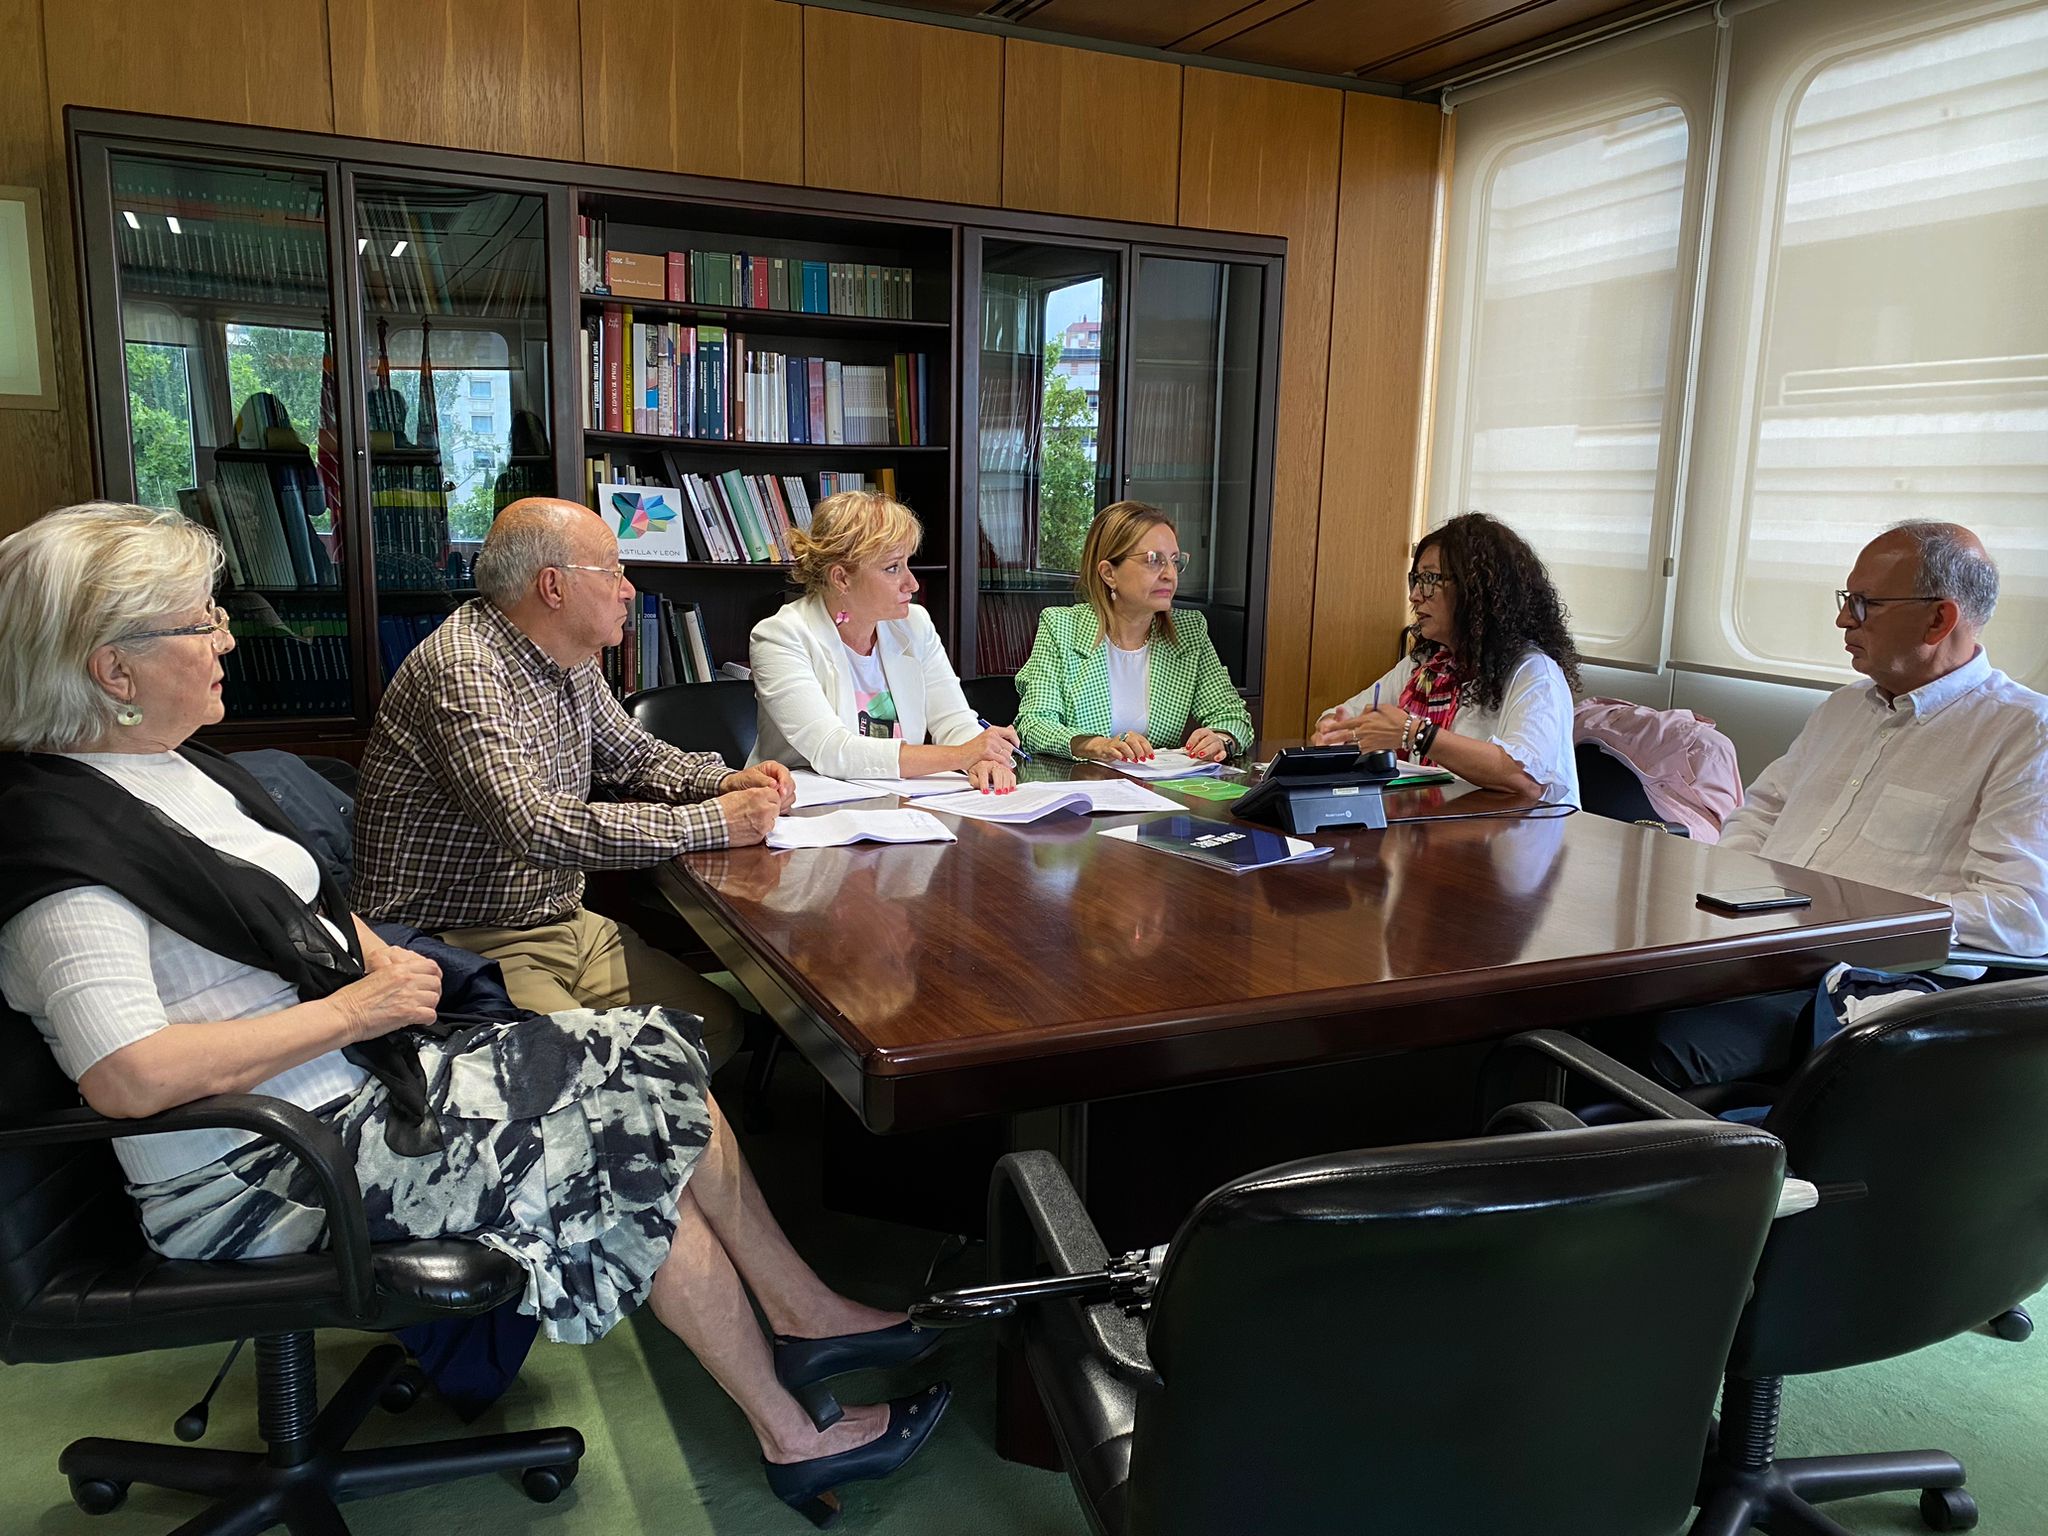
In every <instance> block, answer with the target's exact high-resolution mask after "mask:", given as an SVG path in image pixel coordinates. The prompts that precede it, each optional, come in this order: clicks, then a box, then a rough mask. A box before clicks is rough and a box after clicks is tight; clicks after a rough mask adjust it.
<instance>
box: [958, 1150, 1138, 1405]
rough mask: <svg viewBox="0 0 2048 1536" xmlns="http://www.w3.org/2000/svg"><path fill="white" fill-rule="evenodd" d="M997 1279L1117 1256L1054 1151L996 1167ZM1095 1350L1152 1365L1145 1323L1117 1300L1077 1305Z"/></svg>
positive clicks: (1093, 1265) (991, 1208)
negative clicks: (1147, 1350)
mask: <svg viewBox="0 0 2048 1536" xmlns="http://www.w3.org/2000/svg"><path fill="white" fill-rule="evenodd" d="M988 1251H989V1269H990V1274H989V1278H990V1279H991V1280H1014V1279H1021V1278H1023V1277H1025V1276H1028V1275H1033V1274H1036V1273H1037V1272H1038V1269H1039V1267H1040V1265H1045V1266H1047V1267H1049V1268H1050V1269H1051V1270H1052V1272H1053V1273H1054V1274H1055V1275H1083V1274H1089V1273H1091V1272H1093V1271H1097V1270H1101V1269H1104V1268H1106V1267H1108V1265H1109V1263H1110V1261H1111V1260H1112V1258H1113V1257H1114V1255H1112V1254H1111V1253H1110V1251H1109V1250H1108V1249H1107V1248H1105V1247H1104V1246H1103V1244H1102V1236H1101V1234H1100V1233H1098V1232H1097V1231H1096V1230H1095V1222H1094V1219H1093V1218H1092V1217H1090V1216H1089V1214H1088V1208H1087V1207H1086V1206H1085V1205H1083V1204H1082V1203H1081V1197H1080V1195H1079V1194H1078V1193H1076V1191H1075V1189H1074V1183H1073V1180H1071V1179H1069V1178H1068V1177H1067V1171H1066V1169H1064V1168H1062V1167H1061V1166H1060V1162H1059V1159H1058V1158H1056V1157H1054V1156H1053V1155H1052V1154H1051V1153H1050V1152H1012V1153H1010V1154H1009V1155H1008V1156H1006V1157H1004V1158H1003V1159H1002V1160H1001V1161H999V1162H998V1163H997V1164H996V1166H995V1172H994V1173H993V1175H991V1177H990V1179H989V1190H988ZM1078 1310H1079V1311H1080V1313H1081V1315H1082V1318H1083V1321H1084V1323H1085V1326H1086V1328H1087V1331H1088V1334H1089V1337H1090V1342H1091V1343H1092V1344H1093V1345H1094V1346H1095V1348H1096V1349H1097V1350H1098V1351H1099V1352H1100V1353H1101V1354H1103V1355H1104V1356H1105V1357H1107V1358H1108V1359H1109V1360H1111V1361H1113V1362H1115V1364H1116V1365H1117V1366H1119V1367H1120V1368H1122V1369H1125V1370H1132V1371H1145V1372H1149V1371H1150V1370H1151V1369H1152V1362H1151V1360H1150V1358H1149V1357H1148V1356H1147V1355H1146V1353H1145V1328H1144V1325H1143V1324H1142V1323H1141V1322H1139V1321H1138V1320H1137V1319H1136V1318H1133V1317H1130V1316H1128V1315H1126V1313H1125V1312H1124V1310H1123V1308H1122V1307H1121V1306H1119V1305H1117V1304H1116V1303H1114V1302H1098V1303H1095V1304H1093V1305H1089V1306H1084V1307H1082V1308H1079V1309H1078Z"/></svg>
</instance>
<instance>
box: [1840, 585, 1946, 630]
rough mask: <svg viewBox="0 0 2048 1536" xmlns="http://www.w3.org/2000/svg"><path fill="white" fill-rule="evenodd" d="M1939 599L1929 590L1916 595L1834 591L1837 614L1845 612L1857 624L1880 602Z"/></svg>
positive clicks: (1912, 601)
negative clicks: (1875, 595)
mask: <svg viewBox="0 0 2048 1536" xmlns="http://www.w3.org/2000/svg"><path fill="white" fill-rule="evenodd" d="M1940 601H1942V599H1941V598H1939V597H1936V596H1935V595H1934V594H1933V593H1931V592H1929V593H1925V594H1923V595H1921V596H1918V597H1865V596H1864V595H1863V594H1862V593H1861V592H1842V591H1837V592H1836V593H1835V612H1836V613H1838V614H1843V613H1846V614H1847V615H1849V617H1850V618H1852V619H1854V620H1855V621H1856V622H1857V623H1858V624H1861V623H1862V622H1863V621H1864V619H1866V618H1867V617H1869V614H1870V610H1871V609H1873V608H1875V607H1877V606H1878V605H1879V604H1880V603H1938V602H1940Z"/></svg>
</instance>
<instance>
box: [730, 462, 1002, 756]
mask: <svg viewBox="0 0 2048 1536" xmlns="http://www.w3.org/2000/svg"><path fill="white" fill-rule="evenodd" d="M923 538H924V530H923V528H921V527H920V526H919V525H918V521H917V518H916V516H915V515H914V514H913V513H912V512H911V510H910V509H909V508H908V507H906V506H904V505H903V504H902V503H901V502H899V501H895V500H892V499H891V498H889V497H887V496H883V495H881V494H879V493H878V492H874V491H841V492H840V493H839V494H838V495H836V496H828V497H826V498H825V500H824V501H822V502H820V503H819V504H818V507H817V510H816V511H815V512H814V513H813V514H812V517H811V526H810V530H809V531H808V532H801V531H800V532H798V533H796V534H795V535H794V537H793V539H792V541H791V542H792V543H793V544H794V546H795V550H796V572H795V579H796V582H797V584H798V585H799V586H801V587H802V588H803V596H801V597H799V598H797V599H796V600H795V601H793V602H790V603H786V604H784V605H783V607H782V610H781V611H780V612H779V613H777V614H776V615H775V616H774V617H773V618H767V619H763V620H762V621H761V622H760V623H759V624H756V625H755V626H754V632H753V637H752V640H751V643H750V644H749V646H748V659H749V662H750V663H751V665H752V667H753V669H754V693H755V696H756V698H758V699H759V701H760V706H761V735H760V740H759V741H758V742H757V743H756V745H755V747H754V755H753V758H752V759H751V761H754V762H761V761H764V760H768V759H773V760H774V761H777V762H783V763H788V764H789V765H790V766H791V767H804V766H809V767H810V768H812V769H815V770H816V771H817V772H819V773H822V774H824V775H825V776H826V777H827V778H833V779H897V778H902V779H915V778H922V777H923V776H924V775H926V774H930V773H945V772H947V771H949V770H958V771H961V772H964V773H966V775H967V777H968V779H969V780H970V781H972V783H973V784H974V786H975V787H976V788H977V789H980V790H981V791H983V792H984V793H993V794H1007V793H1008V792H1009V791H1010V790H1012V789H1015V788H1016V787H1017V776H1016V773H1015V771H1014V770H1013V769H1012V767H1011V754H1012V753H1013V752H1014V751H1015V750H1016V746H1017V733H1016V731H1015V730H1013V729H1011V728H1010V727H1009V726H988V727H984V726H983V725H982V724H981V723H980V722H979V721H978V720H977V719H976V718H975V714H974V711H973V710H971V709H969V708H968V707H967V699H966V697H965V696H964V695H963V694H962V693H961V691H960V679H959V677H958V676H957V675H955V673H954V671H953V664H952V663H951V662H950V661H948V660H947V659H946V650H945V647H944V646H942V645H941V644H940V643H939V635H938V631H937V630H936V629H934V628H933V627H932V621H931V616H930V615H929V614H927V613H926V612H925V611H924V609H922V608H920V607H918V606H917V605H915V604H914V603H912V602H911V598H912V597H914V596H916V594H917V577H916V576H914V575H912V574H911V570H910V557H911V554H912V553H913V552H914V551H915V550H916V549H917V546H918V544H919V543H920V542H922V540H923Z"/></svg>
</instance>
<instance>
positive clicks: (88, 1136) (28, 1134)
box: [0, 1093, 375, 1317]
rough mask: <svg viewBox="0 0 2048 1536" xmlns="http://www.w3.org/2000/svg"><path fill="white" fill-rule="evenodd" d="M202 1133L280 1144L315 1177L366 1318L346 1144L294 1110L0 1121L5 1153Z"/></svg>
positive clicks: (362, 1231)
mask: <svg viewBox="0 0 2048 1536" xmlns="http://www.w3.org/2000/svg"><path fill="white" fill-rule="evenodd" d="M200 1130H233V1131H250V1132H253V1133H254V1134H255V1135H257V1136H260V1137H262V1138H263V1139H264V1140H265V1141H274V1142H276V1143H278V1144H279V1145H280V1146H282V1147H283V1148H284V1149H285V1150H286V1151H288V1152H290V1153H291V1154H292V1155H293V1156H294V1157H296V1158H297V1159H298V1160H299V1161H300V1162H302V1163H304V1164H305V1165H306V1167H307V1168H308V1169H310V1170H311V1171H312V1174H313V1177H314V1179H315V1181H316V1182H317V1183H318V1184H319V1186H320V1204H321V1206H322V1207H323V1208H324V1209H325V1210H326V1212H327V1235H328V1242H329V1245H330V1248H331V1251H332V1253H333V1255H334V1267H335V1273H336V1277H337V1279H338V1280H339V1281H340V1284H341V1299H342V1303H343V1305H345V1306H346V1307H347V1308H348V1309H349V1311H350V1312H351V1313H353V1314H354V1315H355V1316H357V1317H367V1316H369V1315H370V1307H371V1300H372V1297H373V1295H374V1293H375V1282H374V1280H373V1278H372V1274H371V1268H370V1227H369V1218H368V1217H367V1216H366V1215H365V1214H364V1211H363V1192H362V1188H361V1186H359V1185H358V1184H357V1183H356V1171H355V1168H354V1167H353V1166H352V1165H351V1164H350V1163H349V1161H348V1160H347V1158H346V1156H344V1154H343V1149H342V1145H341V1138H340V1137H339V1136H337V1135H335V1134H334V1132H333V1131H331V1130H329V1129H328V1128H327V1126H325V1125H323V1124H322V1123H321V1122H320V1121H319V1120H318V1119H316V1118H315V1117H314V1116H313V1115H312V1114H310V1113H308V1112H307V1111H306V1110H303V1109H301V1108H299V1106H298V1105H296V1104H293V1103H289V1102H288V1101H286V1100H284V1099H276V1098H271V1097H269V1096H267V1095H263V1094H249V1093H223V1094H216V1095H215V1096H213V1097H212V1098H206V1099H195V1100H193V1101H192V1102H191V1103H190V1104H180V1105H179V1106H178V1107H177V1108H175V1109H167V1110H165V1111H163V1113H161V1114H156V1115H147V1116H144V1117H142V1118H140V1119H136V1120H117V1119H114V1118H113V1117H112V1116H109V1115H102V1114H100V1113H98V1112H97V1111H95V1110H92V1109H88V1108H86V1107H84V1106H80V1107H79V1108H77V1109H59V1110H53V1111H51V1112H50V1113H48V1114H41V1115H25V1116H22V1117H21V1118H19V1119H14V1120H7V1121H0V1152H4V1151H8V1150H10V1149H13V1148H17V1147H37V1146H61V1145H65V1144H68V1143H74V1142H86V1141H112V1140H115V1139H116V1138H118V1137H123V1136H151V1135H155V1134H157V1133H159V1132H163V1131H200Z"/></svg>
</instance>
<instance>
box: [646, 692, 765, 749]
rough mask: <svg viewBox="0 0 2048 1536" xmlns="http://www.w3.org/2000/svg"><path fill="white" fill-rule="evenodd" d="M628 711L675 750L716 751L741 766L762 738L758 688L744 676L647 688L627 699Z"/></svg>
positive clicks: (651, 732)
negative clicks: (755, 703) (757, 704)
mask: <svg viewBox="0 0 2048 1536" xmlns="http://www.w3.org/2000/svg"><path fill="white" fill-rule="evenodd" d="M626 712H627V713H628V714H630V715H631V716H632V717H633V718H634V719H635V720H637V721H639V722H640V723H641V724H642V725H644V726H645V727H646V728H647V730H648V732H649V733H650V734H652V735H655V736H659V737H660V738H661V739H662V740H663V741H665V742H667V743H668V744H669V745H670V746H672V747H681V748H682V749H683V750H684V751H685V752H716V753H717V754H718V755H719V756H720V757H722V758H724V759H725V760H726V761H727V762H728V763H731V764H732V765H733V767H735V768H737V767H739V766H740V765H741V764H743V763H745V762H746V760H747V757H748V754H750V753H751V752H752V751H753V750H754V743H755V742H756V741H757V740H759V739H760V736H761V718H760V715H759V713H758V712H757V711H756V709H755V706H754V685H753V684H752V683H750V682H746V681H743V680H741V679H739V678H731V677H722V678H719V679H718V680H717V681H715V682H709V683H675V684H672V685H670V686H669V687H666V688H643V689H641V690H640V692H638V693H636V694H632V695H630V696H629V697H628V698H627V699H626Z"/></svg>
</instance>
